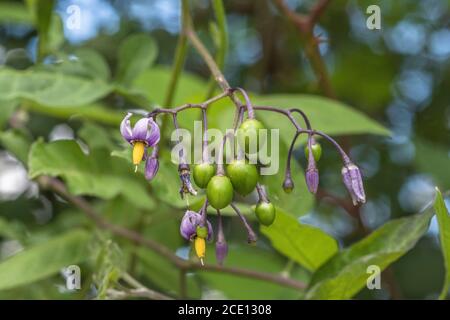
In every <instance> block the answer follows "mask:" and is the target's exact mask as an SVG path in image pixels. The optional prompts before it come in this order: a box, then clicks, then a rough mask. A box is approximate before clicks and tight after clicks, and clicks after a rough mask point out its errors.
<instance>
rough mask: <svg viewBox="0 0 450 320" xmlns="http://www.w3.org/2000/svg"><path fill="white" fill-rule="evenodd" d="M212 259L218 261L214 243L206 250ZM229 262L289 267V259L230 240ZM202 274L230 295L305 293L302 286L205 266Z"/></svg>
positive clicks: (279, 269)
mask: <svg viewBox="0 0 450 320" xmlns="http://www.w3.org/2000/svg"><path fill="white" fill-rule="evenodd" d="M206 260H207V262H208V263H216V262H215V258H214V245H210V246H208V247H207V250H206ZM225 265H226V266H233V267H241V268H245V269H249V270H257V271H262V272H268V273H271V274H282V273H283V271H285V269H286V259H284V258H282V257H280V256H279V255H276V254H274V252H271V251H268V250H264V249H262V248H259V247H250V246H238V245H236V244H233V243H231V244H229V250H228V256H227V258H226V260H225ZM199 276H200V277H201V278H202V279H203V280H204V281H205V282H206V285H207V286H208V287H209V288H210V289H214V290H215V291H220V292H221V293H223V294H224V295H225V298H227V299H296V298H298V297H299V295H300V294H301V293H300V292H299V291H298V290H295V289H291V288H286V287H283V286H280V285H277V284H274V283H269V282H267V281H262V280H256V279H250V278H246V277H238V276H235V275H229V274H224V273H215V272H209V271H206V270H204V271H203V270H202V271H201V272H199ZM291 278H294V279H297V280H300V281H302V282H306V281H307V275H305V274H304V273H303V274H298V273H297V272H296V273H295V274H291Z"/></svg>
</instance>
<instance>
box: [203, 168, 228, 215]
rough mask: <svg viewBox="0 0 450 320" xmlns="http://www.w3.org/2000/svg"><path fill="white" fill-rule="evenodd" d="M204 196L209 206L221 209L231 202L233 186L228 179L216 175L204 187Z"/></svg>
mask: <svg viewBox="0 0 450 320" xmlns="http://www.w3.org/2000/svg"><path fill="white" fill-rule="evenodd" d="M206 195H207V197H208V201H209V203H210V205H211V206H212V207H213V208H215V209H217V210H220V209H223V208H225V207H226V206H228V205H229V204H230V203H231V201H232V200H233V185H232V184H231V181H230V178H228V177H226V176H222V175H216V176H214V177H212V178H211V180H210V181H209V183H208V186H207V187H206Z"/></svg>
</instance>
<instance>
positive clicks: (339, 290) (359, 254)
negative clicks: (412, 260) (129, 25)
mask: <svg viewBox="0 0 450 320" xmlns="http://www.w3.org/2000/svg"><path fill="white" fill-rule="evenodd" d="M432 216H433V212H432V211H431V210H428V211H427V212H425V213H421V214H417V215H413V216H411V217H406V218H401V219H397V220H392V221H389V222H387V223H386V224H385V225H383V226H382V227H380V228H379V229H377V230H375V231H374V232H372V233H371V234H370V235H369V236H367V237H365V238H364V239H362V240H361V241H359V242H356V243H355V244H353V245H352V246H350V247H349V248H347V249H345V250H343V251H341V252H340V253H339V254H337V255H335V256H334V257H333V258H331V259H330V260H329V261H328V262H327V263H326V264H324V265H323V266H322V267H321V268H319V269H318V270H317V271H316V272H315V273H314V275H313V278H312V281H311V284H310V289H309V291H308V293H307V296H306V297H307V298H308V299H349V298H351V297H352V296H353V295H355V294H356V293H357V292H358V291H359V290H361V289H362V288H363V287H364V285H365V284H366V281H367V277H368V273H367V267H368V266H370V265H376V266H378V267H379V268H380V270H384V269H385V268H386V267H387V266H388V265H390V264H391V263H392V262H394V261H395V260H397V259H398V258H399V257H401V256H402V255H404V254H405V253H406V252H408V251H409V250H410V249H411V248H412V247H414V245H415V244H416V242H417V241H418V240H419V239H420V237H422V235H423V234H424V233H425V232H426V231H427V230H428V225H429V223H430V219H431V217H432Z"/></svg>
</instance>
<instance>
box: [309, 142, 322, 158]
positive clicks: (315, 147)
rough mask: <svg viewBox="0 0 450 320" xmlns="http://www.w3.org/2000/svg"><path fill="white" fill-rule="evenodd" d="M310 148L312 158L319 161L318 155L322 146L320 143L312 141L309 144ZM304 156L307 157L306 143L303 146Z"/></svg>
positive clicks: (319, 155) (320, 154)
mask: <svg viewBox="0 0 450 320" xmlns="http://www.w3.org/2000/svg"><path fill="white" fill-rule="evenodd" d="M311 149H312V152H313V156H314V160H316V162H317V161H319V159H320V157H321V156H322V146H321V145H320V143H318V142H314V143H313V144H312V145H311ZM305 156H306V159H308V157H309V149H308V144H307V145H306V146H305Z"/></svg>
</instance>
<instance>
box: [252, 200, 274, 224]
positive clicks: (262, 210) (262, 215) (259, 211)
mask: <svg viewBox="0 0 450 320" xmlns="http://www.w3.org/2000/svg"><path fill="white" fill-rule="evenodd" d="M255 213H256V217H257V218H258V221H259V222H260V223H261V224H262V225H265V226H270V225H271V224H272V223H273V221H274V220H275V206H274V205H273V204H272V203H270V202H265V201H260V202H258V204H257V205H256V208H255Z"/></svg>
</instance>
